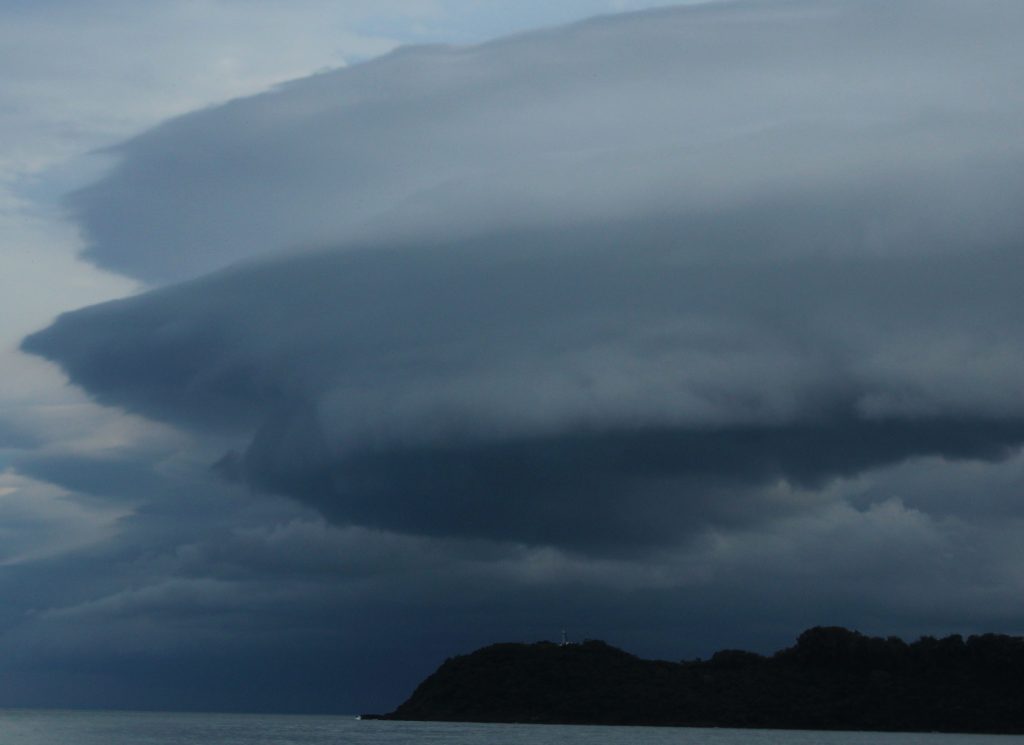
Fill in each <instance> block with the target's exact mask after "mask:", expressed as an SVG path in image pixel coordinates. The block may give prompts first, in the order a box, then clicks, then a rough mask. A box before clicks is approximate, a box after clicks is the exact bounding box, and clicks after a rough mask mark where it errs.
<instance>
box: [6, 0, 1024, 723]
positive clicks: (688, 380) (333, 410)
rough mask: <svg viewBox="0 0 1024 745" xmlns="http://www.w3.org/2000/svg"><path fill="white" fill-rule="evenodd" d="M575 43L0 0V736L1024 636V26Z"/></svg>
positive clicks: (949, 6)
mask: <svg viewBox="0 0 1024 745" xmlns="http://www.w3.org/2000/svg"><path fill="white" fill-rule="evenodd" d="M553 5H556V4H552V3H540V2H536V3H534V2H516V3H482V2H472V1H471V0H432V1H428V0H422V1H420V0H387V1H385V2H381V1H380V0H375V2H361V1H359V0H352V1H351V2H328V1H327V0H308V1H305V2H288V3H284V2H276V1H275V0H260V1H259V2H245V3H242V2H235V1H234V0H207V1H205V2H192V1H188V2H185V1H181V2H170V1H167V2H153V3H146V4H138V3H127V2H118V1H116V0H97V1H96V2H92V3H89V4H83V3H71V2H63V1H61V0H48V1H47V2H36V3H31V4H29V3H21V2H15V1H13V0H8V2H2V1H0V41H2V43H0V64H2V65H3V69H4V71H5V85H4V87H3V88H2V90H0V132H2V134H3V141H4V143H5V148H4V150H3V151H2V152H0V236H2V241H3V242H2V253H0V345H2V346H0V360H2V364H3V366H4V384H3V388H2V389H0V407H2V408H0V536H2V538H3V540H2V542H0V597H2V599H3V601H4V602H3V603H2V604H0V661H2V663H3V669H4V670H5V674H4V676H2V678H0V705H6V706H14V705H51V706H104V707H128V708H135V707H145V708H171V709H175V708H193V709H207V710H210V709H249V710H281V711H334V712H355V711H369V710H388V709H390V708H393V707H394V706H395V705H397V704H398V703H399V702H400V701H401V700H402V699H403V698H404V697H405V696H406V695H407V694H408V693H409V692H410V691H411V688H412V686H413V685H414V684H415V683H416V682H417V681H418V680H419V679H420V678H422V677H423V676H424V675H425V674H426V673H428V672H430V671H431V670H432V669H433V668H434V667H435V666H436V665H437V664H438V663H439V662H441V661H442V660H443V659H444V658H445V657H447V656H450V655H452V654H457V653H460V652H468V651H471V650H472V649H474V648H475V647H477V646H480V645H483V644H486V643H490V642H494V641H508V640H522V641H534V640H537V639H543V638H557V637H558V635H559V634H560V631H561V629H562V628H563V627H565V628H566V629H567V630H568V632H569V635H570V637H572V638H582V637H593V638H603V639H606V640H607V641H609V642H611V643H613V644H616V645H619V646H622V647H624V648H626V649H628V650H630V651H633V652H636V653H639V654H643V655H646V656H657V657H664V658H668V659H678V658H682V657H695V656H706V655H708V654H709V653H710V652H712V651H714V650H715V649H716V648H719V647H744V648H749V649H754V650H758V651H772V650H774V649H776V648H779V647H782V646H785V645H787V644H789V643H790V642H791V641H792V639H793V638H795V636H796V635H797V634H798V633H799V632H800V631H802V630H803V629H804V628H806V627H808V626H812V625H817V624H839V625H844V626H848V627H852V628H856V629H859V630H861V631H864V632H867V633H877V634H885V635H888V634H899V635H904V636H906V637H914V638H916V637H917V636H919V635H921V634H946V633H964V634H969V633H973V632H981V631H998V632H1004V633H1024V628H1022V626H1021V621H1020V619H1021V618H1022V612H1024V595H1022V593H1021V591H1020V590H1021V586H1022V583H1024V541H1021V532H1022V529H1024V504H1022V497H1024V456H1022V454H1021V445H1022V443H1024V395H1022V394H1024V382H1022V381H1024V350H1022V347H1021V345H1020V339H1021V338H1022V332H1024V302H1022V301H1021V299H1020V288H1019V285H1020V281H1019V278H1020V277H1021V276H1024V250H1022V245H1021V235H1024V224H1022V223H1024V210H1022V209H1021V206H1022V205H1021V202H1022V197H1024V96H1022V91H1021V88H1020V75H1019V71H1020V70H1021V69H1022V66H1024V51H1021V47H1020V44H1019V39H1020V38H1021V34H1022V32H1024V6H1022V5H1021V4H1020V3H1019V2H1016V0H980V1H979V0H900V1H899V2H892V1H891V0H889V1H887V2H882V1H881V0H739V1H737V2H729V1H724V0H723V1H712V2H706V3H693V4H690V5H687V6H675V7H661V6H665V5H666V4H665V3H650V2H640V1H637V2H613V1H612V0H607V1H604V0H576V1H574V2H565V3H558V4H557V9H555V8H553V7H552V6H553ZM599 14H605V15H601V16H600V17H597V18H593V19H589V20H584V19H588V18H589V17H591V16H595V15H599ZM533 29H540V30H533Z"/></svg>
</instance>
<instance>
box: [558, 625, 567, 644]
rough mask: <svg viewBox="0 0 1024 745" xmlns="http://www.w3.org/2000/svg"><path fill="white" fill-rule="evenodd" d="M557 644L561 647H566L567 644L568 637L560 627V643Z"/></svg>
mask: <svg viewBox="0 0 1024 745" xmlns="http://www.w3.org/2000/svg"><path fill="white" fill-rule="evenodd" d="M559 646H561V647H568V646H569V639H568V638H567V637H566V635H565V629H562V643H561V644H560V645H559Z"/></svg>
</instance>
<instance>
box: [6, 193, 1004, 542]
mask: <svg viewBox="0 0 1024 745" xmlns="http://www.w3.org/2000/svg"><path fill="white" fill-rule="evenodd" d="M898 200H899V196H898V195H897V194H891V195H889V197H888V199H887V200H886V203H887V204H888V205H892V204H896V203H898ZM839 209H840V210H841V216H840V217H839V218H837V220H840V221H841V220H845V221H846V222H847V224H849V225H850V226H851V229H864V227H863V226H864V224H865V223H868V222H870V220H871V219H872V218H873V216H874V214H875V213H874V205H873V203H868V204H866V205H865V204H861V203H857V202H855V201H851V202H850V203H844V204H843V205H842V206H841V207H840V208H839ZM805 215H806V211H805V208H803V207H796V206H792V205H791V206H790V207H788V211H787V208H785V207H784V205H780V204H779V203H778V202H777V201H776V202H773V204H772V209H767V208H765V207H762V206H760V205H754V206H749V205H748V206H745V207H744V208H743V209H741V210H739V211H738V214H737V216H736V219H735V220H731V219H728V216H726V215H718V216H717V217H718V219H720V220H721V221H722V223H723V225H722V226H719V225H717V224H716V223H714V222H711V223H709V222H708V221H707V220H704V219H699V218H694V219H689V220H688V219H682V220H669V219H667V218H666V219H663V220H662V221H659V222H657V223H656V224H654V225H651V224H642V223H639V222H629V223H625V224H620V223H613V224H610V225H603V226H596V227H591V228H575V229H565V230H559V231H532V232H528V233H515V234H509V235H505V236H491V237H489V238H486V239H471V240H468V241H465V242H462V243H460V244H456V245H447V246H445V245H433V246H430V247H424V246H423V245H422V244H414V245H411V246H405V247H393V248H391V249H387V250H385V249H383V248H379V247H378V248H375V249H373V250H363V251H357V250H353V249H350V250H346V251H322V252H318V253H307V254H302V255H292V256H288V257H286V258H283V259H277V260H274V261H265V262H262V263H258V264H255V265H253V266H250V267H240V268H237V269H234V270H231V271H227V272H222V273H219V274H217V275H214V276H212V277H210V278H206V279H202V280H197V281H194V282H191V283H186V284H183V285H179V286H174V287H170V288H165V289H162V290H158V291H154V292H152V293H149V294H146V295H142V296H139V297H136V298H130V299H127V300H122V301H116V302H113V303H109V304H106V305H102V306H95V307H93V308H89V309H86V310H84V311H79V312H76V313H71V314H66V315H65V316H63V317H61V318H60V319H59V320H58V322H57V323H56V324H55V325H54V326H53V327H51V328H50V329H48V330H45V331H42V332H39V333H38V334H36V335H34V336H32V337H30V338H29V339H28V340H26V343H25V346H26V348H27V349H29V350H30V351H35V352H37V353H41V354H44V355H46V356H49V357H50V358H51V359H55V360H57V361H58V362H60V364H61V365H62V366H63V367H64V368H65V370H66V371H67V372H68V374H69V375H70V377H71V379H72V380H74V381H75V382H77V383H79V384H80V385H83V386H84V387H86V388H87V389H88V390H89V391H91V392H92V393H93V394H94V395H96V396H97V398H98V399H99V400H100V401H103V402H106V403H111V404H116V405H119V406H125V407H128V408H129V409H131V410H133V411H136V412H138V413H142V414H144V415H146V416H150V417H154V418H158V419H162V420H164V421H167V422H170V423H172V424H176V425H180V426H185V427H191V428H194V429H196V430H197V431H216V432H228V433H231V432H233V433H236V434H238V435H243V436H244V435H245V434H247V433H253V439H252V442H251V444H250V445H249V446H248V447H247V449H246V450H245V452H244V454H242V455H240V456H229V457H228V458H226V459H225V460H224V461H222V462H221V464H220V467H221V470H222V471H223V472H225V473H227V474H228V475H234V476H236V477H241V478H244V479H246V480H248V481H249V482H250V483H251V484H253V485H256V486H258V487H260V488H265V489H269V490H272V491H277V492H281V493H285V494H289V495H291V496H294V497H296V498H297V499H299V500H301V501H304V502H306V503H307V504H310V505H313V506H315V507H316V508H317V509H319V510H320V511H321V512H322V513H323V514H325V515H327V516H328V517H330V518H331V519H334V520H337V521H339V522H342V523H356V524H365V525H372V526H377V527H382V528H386V529H391V530H401V531H406V532H418V533H425V534H431V535H462V536H480V537H488V538H494V539H504V540H519V541H525V542H528V543H552V544H555V545H571V546H576V547H585V548H589V549H594V548H596V547H601V546H604V547H606V548H607V547H609V546H611V545H622V544H627V545H629V544H632V545H640V544H644V543H647V544H653V543H666V542H671V541H672V540H675V539H678V538H680V537H681V536H683V535H689V534H693V533H695V532H698V531H700V530H702V529H705V528H707V527H708V526H712V525H722V524H731V525H736V524H744V523H748V522H752V521H754V522H756V521H758V520H762V519H767V518H769V517H770V516H772V515H778V514H783V513H785V511H786V510H787V509H788V507H787V505H785V504H778V503H764V500H762V499H760V497H759V495H758V491H757V489H758V488H760V487H764V486H767V485H770V484H773V483H775V482H778V481H780V480H782V481H786V482H790V483H792V484H794V485H797V486H800V487H807V488H811V487H821V486H822V485H824V484H825V483H827V482H828V480H829V479H831V478H834V477H839V476H853V475H856V474H857V473H859V472H861V471H863V470H865V469H870V468H876V467H879V466H884V465H889V464H892V463H897V462H900V461H902V460H905V459H907V458H912V457H917V456H927V455H937V456H942V457H945V458H947V459H957V458H973V459H986V460H998V459H1002V458H1005V457H1007V456H1008V455H1010V454H1011V453H1012V452H1013V449H1014V447H1015V446H1017V445H1018V444H1019V443H1020V442H1022V441H1024V412H1022V410H1021V404H1020V399H1019V395H1018V390H1019V384H1018V382H1017V381H1018V380H1020V379H1021V375H1024V359H1022V358H1021V355H1020V354H1019V353H1016V352H1014V351H1013V350H1012V349H1007V344H1006V342H1007V339H1008V338H1009V336H1010V335H1012V334H1014V333H1016V330H1018V329H1022V327H1024V310H1022V308H1021V304H1020V303H1019V302H1018V300H1017V298H1018V288H1017V282H1016V279H1015V278H1016V277H1017V276H1019V275H1020V273H1021V272H1022V271H1024V256H1022V255H1021V253H1020V252H1019V251H1016V250H1015V249H1014V247H1013V246H1005V245H1001V244H999V243H995V244H993V243H986V242H977V243H975V244H973V245H971V246H970V247H969V250H962V251H956V250H954V249H955V247H952V246H943V247H939V248H935V247H934V246H932V245H927V246H912V245H909V244H904V245H903V246H901V249H903V252H902V255H900V256H886V255H877V254H876V255H872V254H868V255H848V254H846V255H844V254H843V252H841V251H838V250H837V251H836V252H832V251H829V250H828V249H829V248H831V247H832V246H830V245H829V244H822V245H821V246H819V247H818V248H819V249H820V250H817V251H810V252H808V253H805V254H803V255H790V256H785V257H784V258H781V257H780V256H781V255H782V254H784V252H785V251H786V249H787V248H788V247H790V246H791V243H790V242H789V240H788V236H789V235H790V234H791V232H792V231H793V229H794V227H793V226H794V225H801V224H807V222H809V221H808V220H805V219H803V218H804V216H805ZM748 230H749V231H751V232H752V233H753V234H754V235H756V236H757V245H756V250H755V249H752V248H751V247H750V246H749V245H748V243H747V242H746V240H745V236H746V235H747V234H748V233H747V231H748ZM826 238H827V236H825V235H824V234H823V235H822V240H825V239H826ZM846 240H847V236H846V235H841V236H839V237H837V238H836V239H835V242H837V243H839V244H840V247H841V246H842V245H843V243H844V242H845V241H846ZM708 246H714V251H713V252H712V251H710V250H708V248H707V247H708ZM627 252H628V253H627ZM624 253H625V255H624ZM937 255H941V259H942V260H941V262H939V261H937V260H936V256H937ZM723 256H724V257H727V258H726V259H725V260H723V258H722V257H723ZM739 257H742V259H740V258H739Z"/></svg>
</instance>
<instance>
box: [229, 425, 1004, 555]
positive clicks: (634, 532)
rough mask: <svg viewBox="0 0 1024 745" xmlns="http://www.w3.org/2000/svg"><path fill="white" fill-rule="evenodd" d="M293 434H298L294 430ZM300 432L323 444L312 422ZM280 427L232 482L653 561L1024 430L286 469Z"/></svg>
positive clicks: (355, 459) (371, 455)
mask: <svg viewBox="0 0 1024 745" xmlns="http://www.w3.org/2000/svg"><path fill="white" fill-rule="evenodd" d="M286 429H290V428H288V427H286ZM303 429H304V430H305V431H307V432H309V431H316V424H315V423H310V422H308V421H307V422H305V423H304V425H303ZM282 431H283V430H281V429H277V428H276V427H275V426H273V425H270V426H267V427H265V428H264V430H263V431H261V433H260V434H259V435H257V437H256V438H255V440H254V441H253V444H252V445H251V446H250V448H249V449H248V450H247V451H246V452H245V454H244V456H243V457H242V458H241V459H240V461H239V459H236V458H231V459H229V460H228V461H225V462H223V463H222V468H225V470H229V471H231V472H232V473H233V474H234V475H235V476H241V477H242V478H244V479H245V480H247V482H248V483H250V484H251V485H253V486H255V487H257V488H260V489H266V490H270V491H275V492H278V493H281V494H287V495H290V496H292V497H294V498H296V499H298V500H300V501H302V502H304V503H306V504H309V505H311V506H313V507H315V508H316V509H318V510H319V511H320V512H321V513H323V514H324V515H325V516H326V517H328V518H329V519H331V520H335V521H337V522H339V523H356V524H359V525H368V526H373V527H379V528H384V529H388V530H397V531H401V532H407V533H414V534H426V535H436V536H459V537H480V538H488V539H492V540H511V541H522V542H526V543H534V544H552V545H558V546H566V547H570V548H573V549H577V550H584V551H593V550H617V549H628V548H632V549H637V548H648V549H650V548H655V547H658V546H664V545H669V544H673V543H677V542H679V541H680V540H685V539H686V538H687V537H688V536H693V535H695V534H699V533H701V532H703V531H704V530H706V529H708V528H709V527H737V526H744V525H751V524H757V523H759V522H762V521H766V520H769V519H771V518H773V517H778V516H779V515H780V514H784V513H785V512H787V511H788V510H791V509H793V506H792V505H786V504H785V503H781V504H780V503H778V502H771V501H767V500H763V499H761V498H760V496H759V495H758V493H757V491H756V488H757V487H764V486H770V485H773V484H775V483H777V482H779V481H784V482H787V483H789V484H791V485H793V486H796V487H799V488H803V489H808V490H814V489H820V488H821V487H823V486H824V485H826V484H827V483H828V482H829V480H831V479H833V478H837V477H844V476H846V477H849V476H855V475H857V474H859V473H861V472H863V471H865V470H868V469H872V468H878V467H882V466H888V465H892V464H895V463H899V462H901V461H904V460H906V459H909V458H914V457H922V456H940V457H942V458H945V459H948V460H957V459H973V460H985V461H997V460H1001V459H1004V458H1006V457H1008V456H1009V455H1010V454H1012V453H1013V452H1014V451H1015V449H1016V447H1017V446H1018V445H1019V444H1020V443H1021V442H1024V419H1020V420H953V419H932V420H927V419H925V420H917V421H898V420H892V421H865V420H858V419H856V418H852V417H841V416H840V417H835V418H830V419H826V420H824V421H822V422H819V423H808V424H795V425H790V426H776V427H768V426H762V427H729V428H721V429H710V430H708V429H705V430H673V429H669V428H657V429H655V428H650V429H640V430H635V431H614V432H572V433H566V434H561V435H549V436H546V437H536V438H529V439H516V440H506V441H498V442H486V443H484V442H474V443H465V444H462V445H458V444H450V445H446V444H436V445H431V446H425V447H417V448H406V449H381V450H378V451H367V452H361V453H355V454H352V455H345V456H342V457H340V458H337V459H331V458H330V457H328V451H327V447H326V445H324V444H323V443H320V446H319V447H311V448H308V449H307V450H306V451H305V455H306V458H304V459H303V460H302V461H301V462H298V463H296V462H294V461H292V462H288V461H284V462H282V461H281V459H280V458H279V454H280V453H281V452H282V448H281V446H280V442H279V437H280V436H281V434H282Z"/></svg>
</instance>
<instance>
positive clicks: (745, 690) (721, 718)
mask: <svg viewBox="0 0 1024 745" xmlns="http://www.w3.org/2000/svg"><path fill="white" fill-rule="evenodd" d="M364 718H377V719H391V720H420V721H458V722H529V723H538V724H617V725H666V726H716V727H764V728H785V729H843V730H893V731H938V732H979V733H981V732H985V733H1024V638H1021V637H1014V636H1004V635H999V634H984V635H980V636H971V637H970V638H968V639H966V640H964V639H963V638H962V637H961V636H959V635H957V636H949V637H946V638H943V639H936V638H933V637H923V638H921V639H920V640H918V641H916V642H913V643H912V644H908V643H906V642H904V641H902V640H901V639H898V638H895V637H889V638H885V639H882V638H876V637H868V636H864V635H863V634H859V633H857V632H855V631H848V630H846V629H843V628H838V627H829V628H823V627H817V628H813V629H810V630H808V631H805V632H804V633H803V634H801V635H800V637H799V639H798V640H797V643H796V644H795V645H794V646H792V647H790V648H788V649H783V650H781V651H779V652H777V653H775V654H774V655H771V656H769V657H765V656H762V655H758V654H754V653H752V652H743V651H738V650H724V651H720V652H717V653H715V655H714V656H713V657H711V659H709V660H704V661H702V660H693V661H683V662H666V661H659V660H644V659H640V658H639V657H636V656H634V655H631V654H629V653H627V652H624V651H622V650H621V649H616V648H615V647H612V646H610V645H608V644H605V643H604V642H601V641H585V642H583V643H582V644H570V645H559V644H554V643H551V642H539V643H536V644H494V645H491V646H489V647H484V648H483V649H479V650H477V651H476V652H473V653H472V654H468V655H460V656H458V657H452V658H450V659H448V660H446V661H445V662H444V664H442V665H441V667H440V668H438V670H437V671H436V672H434V673H433V674H432V675H431V676H430V677H428V678H427V679H426V680H424V681H423V682H422V683H421V684H420V685H419V687H418V688H417V689H416V690H415V691H414V692H413V694H412V696H411V697H410V698H409V700H408V701H406V702H405V703H403V704H402V705H401V706H399V707H398V708H397V709H396V710H395V711H394V712H392V713H391V714H384V715H366V716H365V717H364Z"/></svg>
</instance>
